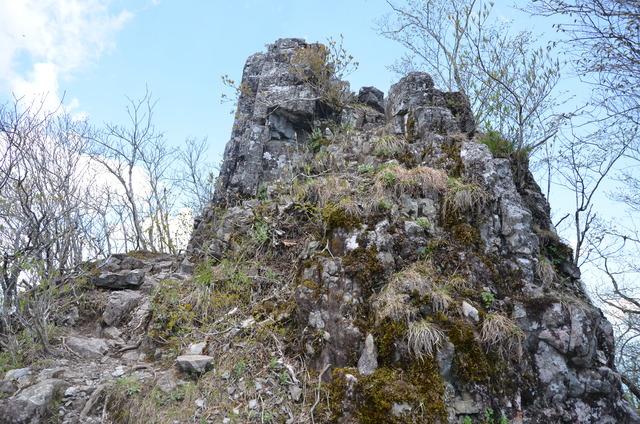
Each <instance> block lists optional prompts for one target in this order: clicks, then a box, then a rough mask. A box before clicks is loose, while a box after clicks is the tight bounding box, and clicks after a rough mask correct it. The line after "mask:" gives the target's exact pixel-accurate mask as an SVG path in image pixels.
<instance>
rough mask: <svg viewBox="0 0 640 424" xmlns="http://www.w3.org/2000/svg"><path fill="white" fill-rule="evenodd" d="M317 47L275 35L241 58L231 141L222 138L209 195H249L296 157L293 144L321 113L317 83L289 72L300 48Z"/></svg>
mask: <svg viewBox="0 0 640 424" xmlns="http://www.w3.org/2000/svg"><path fill="white" fill-rule="evenodd" d="M316 48H321V47H319V45H317V44H308V43H306V42H305V41H304V40H301V39H297V38H286V39H280V40H277V41H276V42H275V43H273V44H271V45H269V46H268V49H267V52H266V53H256V54H254V55H252V56H251V57H249V59H247V62H246V64H245V66H244V71H243V74H242V81H241V84H240V86H241V87H242V90H241V95H240V98H239V99H238V110H237V113H236V119H235V122H234V125H233V131H232V134H231V140H229V143H227V147H226V148H225V152H224V159H223V162H222V166H221V168H220V175H219V177H218V179H217V182H216V190H215V194H214V200H215V201H216V202H223V201H233V200H234V199H236V198H238V197H246V196H253V195H255V194H256V192H257V190H258V187H259V186H260V184H261V183H263V182H266V181H272V180H274V179H276V178H277V177H279V176H282V175H284V174H285V172H286V171H287V170H288V169H290V167H291V163H292V162H296V152H297V150H298V149H297V144H298V143H299V142H302V141H303V140H304V139H305V137H306V135H308V134H309V133H310V132H311V130H312V127H313V120H314V119H316V118H318V117H320V116H322V115H323V114H326V111H325V110H324V108H326V105H325V104H323V103H322V102H321V97H322V93H319V92H318V91H317V87H314V86H313V85H311V84H309V83H306V82H304V81H302V80H301V79H300V78H299V77H298V76H297V75H296V74H294V73H293V72H292V68H291V60H292V57H293V56H294V54H296V52H298V51H300V50H302V49H316Z"/></svg>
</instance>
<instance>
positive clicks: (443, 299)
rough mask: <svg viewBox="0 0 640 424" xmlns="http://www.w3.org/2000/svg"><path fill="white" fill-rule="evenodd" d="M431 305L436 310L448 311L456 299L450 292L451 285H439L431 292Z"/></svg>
mask: <svg viewBox="0 0 640 424" xmlns="http://www.w3.org/2000/svg"><path fill="white" fill-rule="evenodd" d="M429 298H430V300H431V307H432V308H433V310H434V311H435V312H446V311H448V310H449V308H450V307H451V305H452V304H453V302H454V300H453V297H451V294H449V287H447V286H445V287H437V288H434V289H433V290H432V291H431V293H429Z"/></svg>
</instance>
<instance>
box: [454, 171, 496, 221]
mask: <svg viewBox="0 0 640 424" xmlns="http://www.w3.org/2000/svg"><path fill="white" fill-rule="evenodd" d="M488 200H489V194H488V193H487V192H486V191H485V190H484V189H483V188H482V187H480V186H479V185H477V184H473V183H464V182H462V181H460V180H459V179H457V178H452V179H450V180H449V190H448V191H447V194H446V195H445V198H444V204H443V213H444V214H445V216H446V215H450V214H464V213H470V212H471V213H478V212H480V210H482V208H484V206H485V205H486V203H487V201H488Z"/></svg>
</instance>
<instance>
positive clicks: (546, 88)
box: [378, 0, 566, 152]
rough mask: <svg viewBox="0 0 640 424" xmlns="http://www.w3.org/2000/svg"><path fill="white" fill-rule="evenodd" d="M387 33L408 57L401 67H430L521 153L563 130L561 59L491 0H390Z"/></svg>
mask: <svg viewBox="0 0 640 424" xmlns="http://www.w3.org/2000/svg"><path fill="white" fill-rule="evenodd" d="M387 3H388V4H389V6H390V8H391V10H392V13H390V14H389V15H387V16H386V17H384V18H383V19H382V20H381V22H380V23H379V26H378V28H379V31H380V33H381V34H382V35H384V36H386V37H387V38H390V39H392V40H395V41H397V42H399V43H400V44H401V45H403V46H404V47H405V48H406V49H407V54H406V55H405V56H404V57H403V58H402V59H401V60H400V62H399V63H398V64H396V67H395V69H396V70H399V71H401V72H403V73H404V72H406V71H408V70H414V69H424V70H426V71H428V72H430V73H431V74H432V75H433V76H434V78H435V80H436V83H437V84H439V85H441V86H444V87H446V88H447V89H449V90H459V91H461V92H462V93H464V94H465V95H467V97H468V98H469V100H470V102H471V105H472V110H473V112H474V116H475V118H476V121H477V122H478V123H479V124H480V125H481V127H483V128H484V129H493V130H497V131H499V132H500V133H501V134H502V135H503V136H504V137H506V138H507V139H508V140H509V141H510V142H511V143H512V144H513V147H514V149H515V150H523V149H526V150H527V151H529V152H530V151H533V150H535V149H537V148H538V147H540V146H542V145H543V144H544V143H545V142H547V141H549V140H550V139H552V138H553V137H555V135H556V134H557V132H558V130H559V127H560V125H561V123H562V122H564V120H565V119H566V116H565V115H562V114H556V113H555V112H554V111H555V108H556V106H557V104H556V92H555V88H556V84H557V82H558V80H559V77H560V64H559V62H558V61H557V60H555V59H553V58H552V57H551V55H550V54H549V49H548V48H541V47H538V46H536V42H535V38H534V37H533V35H532V34H531V33H529V32H526V31H521V32H515V33H514V32H513V31H511V29H510V26H509V25H508V24H505V23H503V24H499V23H496V22H497V21H496V19H495V18H494V17H493V16H492V4H491V3H489V4H486V3H483V2H479V1H476V0H426V1H416V0H404V1H398V2H392V1H387Z"/></svg>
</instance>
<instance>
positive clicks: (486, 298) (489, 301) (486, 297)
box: [480, 291, 496, 309]
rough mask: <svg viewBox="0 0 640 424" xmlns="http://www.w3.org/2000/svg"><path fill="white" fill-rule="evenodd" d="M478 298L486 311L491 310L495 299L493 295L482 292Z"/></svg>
mask: <svg viewBox="0 0 640 424" xmlns="http://www.w3.org/2000/svg"><path fill="white" fill-rule="evenodd" d="M480 298H481V299H482V304H483V305H484V307H485V308H486V309H489V308H491V306H493V302H495V301H496V297H495V296H494V295H493V293H491V292H488V291H483V292H482V293H480Z"/></svg>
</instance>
